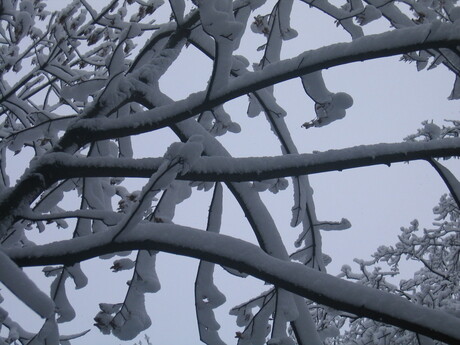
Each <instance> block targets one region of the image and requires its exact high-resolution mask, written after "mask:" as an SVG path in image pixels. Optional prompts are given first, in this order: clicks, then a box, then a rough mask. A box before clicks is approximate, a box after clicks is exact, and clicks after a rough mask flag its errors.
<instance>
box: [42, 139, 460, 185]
mask: <svg viewBox="0 0 460 345" xmlns="http://www.w3.org/2000/svg"><path fill="white" fill-rule="evenodd" d="M452 156H460V139H458V138H452V139H443V140H435V141H429V142H402V143H394V144H374V145H361V146H356V147H350V148H346V149H338V150H329V151H324V152H316V153H308V154H307V153H304V154H288V155H282V156H276V157H247V158H235V157H201V158H198V159H197V160H196V161H195V163H194V165H193V166H192V167H191V168H190V171H188V172H187V173H185V174H183V175H181V176H179V177H178V178H179V179H183V180H192V181H225V182H242V181H260V180H266V179H273V178H279V177H287V176H301V175H309V174H317V173H322V172H328V171H342V170H346V169H353V168H359V167H366V166H372V165H379V164H384V165H391V164H393V163H398V162H410V161H414V160H430V159H431V158H446V157H452ZM161 162H162V159H161V158H143V159H129V158H109V157H107V158H105V157H101V158H84V159H82V158H74V157H72V156H71V155H68V154H65V153H54V154H50V155H48V156H47V157H46V158H45V157H44V159H42V160H41V162H40V163H38V164H37V166H36V171H37V173H40V174H41V175H42V176H44V177H45V178H46V179H47V180H48V179H49V180H50V181H56V180H60V179H68V178H75V177H103V176H105V177H149V176H150V175H152V173H153V172H155V171H156V170H157V169H158V168H159V166H160V164H161Z"/></svg>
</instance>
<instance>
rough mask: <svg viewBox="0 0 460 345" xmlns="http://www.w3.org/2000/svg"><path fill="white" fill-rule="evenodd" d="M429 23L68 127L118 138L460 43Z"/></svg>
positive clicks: (444, 26) (75, 132)
mask: <svg viewBox="0 0 460 345" xmlns="http://www.w3.org/2000/svg"><path fill="white" fill-rule="evenodd" d="M430 29H431V25H425V26H423V27H415V28H406V29H402V30H394V31H391V32H385V33H382V34H378V35H369V36H365V37H362V38H360V39H357V40H355V41H353V42H350V43H337V44H333V45H331V46H328V47H322V48H318V49H316V50H314V51H309V52H305V53H303V54H301V55H299V56H298V57H296V58H292V59H289V60H283V61H280V62H278V63H273V64H270V65H269V66H267V67H266V68H264V69H263V70H262V71H255V72H250V73H245V74H244V75H242V76H241V77H239V78H236V79H233V80H231V81H230V82H229V85H228V87H227V89H226V91H223V92H222V93H220V94H219V96H218V97H217V98H211V99H209V100H207V101H205V98H206V97H205V95H206V93H205V92H200V93H196V94H193V95H191V96H189V97H188V98H186V99H185V100H182V101H177V102H175V103H174V104H173V105H172V104H167V105H164V106H162V107H159V108H156V109H153V110H148V111H145V112H142V113H140V114H135V115H133V116H131V117H130V119H129V120H127V119H123V120H122V119H118V120H109V119H103V118H100V119H85V120H84V121H80V122H79V123H78V124H75V125H74V126H72V128H70V129H69V130H68V131H67V133H68V136H69V138H70V137H74V136H78V137H79V139H80V140H81V144H82V145H83V144H84V143H85V142H87V141H89V140H95V139H97V140H100V139H107V138H116V137H120V136H126V135H134V134H140V133H144V132H147V131H151V130H155V129H159V128H163V127H165V126H169V125H170V124H171V123H174V122H177V121H181V120H184V119H186V118H191V117H193V116H195V115H197V114H199V113H201V112H203V111H205V110H209V109H211V108H213V107H215V106H217V105H220V104H223V103H224V102H226V101H229V100H231V99H233V98H236V97H239V96H242V95H244V94H247V93H249V92H253V91H255V90H259V89H263V88H265V87H267V86H270V85H273V84H276V83H280V82H282V81H285V80H289V79H292V78H296V77H299V76H302V75H305V74H308V73H312V72H315V71H318V70H321V69H324V68H330V67H333V66H338V65H342V64H346V63H351V62H355V61H362V60H369V59H375V58H379V57H386V56H392V55H396V54H402V53H405V52H410V51H414V50H420V49H429V48H433V49H434V48H438V47H443V46H451V45H458V44H460V33H459V31H458V30H457V26H456V25H455V24H450V23H441V24H440V26H439V28H438V30H437V31H436V32H435V34H433V35H430V36H429V37H428V38H426V36H427V35H428V34H429V32H430Z"/></svg>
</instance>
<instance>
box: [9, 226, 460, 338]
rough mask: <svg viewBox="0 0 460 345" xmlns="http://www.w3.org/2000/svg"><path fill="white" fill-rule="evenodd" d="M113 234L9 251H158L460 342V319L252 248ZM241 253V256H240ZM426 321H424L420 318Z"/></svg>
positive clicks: (225, 239) (71, 257) (45, 259)
mask: <svg viewBox="0 0 460 345" xmlns="http://www.w3.org/2000/svg"><path fill="white" fill-rule="evenodd" d="M113 236H114V233H113V232H111V231H110V232H104V233H98V234H95V235H91V236H86V237H80V238H75V239H72V240H65V241H60V242H54V243H51V244H47V245H41V246H34V247H26V248H21V249H8V250H5V253H6V254H7V255H9V257H10V258H11V259H12V260H13V261H15V262H16V263H17V264H18V265H19V266H22V267H24V266H39V265H55V264H64V265H72V264H74V263H76V262H80V261H83V260H87V259H90V258H94V257H97V256H100V255H103V254H108V253H114V252H118V251H124V250H135V249H147V250H160V251H166V252H170V253H175V254H179V255H186V256H190V257H195V258H198V259H202V260H206V261H209V262H214V263H217V264H220V265H224V266H228V267H231V268H234V269H237V270H239V271H244V272H247V273H249V274H251V275H252V276H254V277H256V278H259V279H262V280H264V281H267V282H269V283H272V284H274V285H275V286H277V287H281V288H283V289H286V290H288V291H291V292H293V293H295V294H298V295H300V296H303V297H306V298H308V299H311V300H313V301H315V302H317V303H321V304H324V305H327V306H330V307H332V308H335V309H339V310H344V311H347V312H350V313H353V314H356V315H359V316H363V317H369V318H371V319H374V320H377V321H381V322H385V323H389V324H392V325H395V326H397V327H401V328H405V329H408V330H410V331H413V332H417V333H420V334H423V335H426V336H429V337H431V338H433V339H437V340H440V341H444V342H447V343H452V344H454V343H458V342H459V341H460V329H459V328H458V318H456V317H454V316H451V315H449V314H447V313H444V312H442V311H436V310H432V309H428V308H424V307H420V306H418V305H415V304H413V303H411V302H409V301H407V300H405V299H403V298H401V297H398V296H395V295H392V294H390V293H386V292H383V291H379V290H374V289H370V288H368V287H365V286H362V285H357V284H354V283H351V282H349V281H346V280H342V279H339V278H337V277H334V276H330V275H327V274H325V273H321V272H318V271H317V270H313V269H310V268H308V267H305V266H304V265H301V264H299V263H294V262H289V261H284V260H280V259H276V258H275V257H273V256H271V255H269V254H267V253H265V252H264V251H263V250H262V249H260V248H259V247H257V246H256V245H253V244H251V243H248V242H245V241H243V240H240V239H236V238H232V237H230V236H226V235H221V234H216V233H212V232H207V231H202V230H197V229H193V228H188V227H184V226H179V225H172V224H158V223H144V224H141V225H139V226H138V227H137V229H135V230H133V232H131V233H129V234H126V236H125V237H123V238H119V239H117V241H113ZM236 253H237V254H236ZM422 315H423V316H422Z"/></svg>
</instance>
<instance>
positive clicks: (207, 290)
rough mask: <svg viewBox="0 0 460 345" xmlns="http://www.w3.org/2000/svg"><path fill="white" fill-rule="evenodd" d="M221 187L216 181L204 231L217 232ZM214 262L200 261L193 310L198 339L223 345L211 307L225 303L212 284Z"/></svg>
mask: <svg viewBox="0 0 460 345" xmlns="http://www.w3.org/2000/svg"><path fill="white" fill-rule="evenodd" d="M222 193H223V188H222V185H221V184H220V183H216V185H215V187H214V193H213V196H212V201H211V206H210V207H209V215H208V225H207V227H206V231H211V232H214V233H219V231H220V224H221V218H222V199H223V194H222ZM214 266H215V265H214V263H212V262H207V261H200V264H199V266H198V272H197V274H196V280H195V310H196V317H197V323H198V331H199V333H200V340H201V341H202V342H204V343H205V344H208V345H225V343H224V342H223V341H222V339H221V338H220V337H219V333H218V332H217V331H218V330H219V328H220V325H219V323H218V322H217V321H216V317H215V315H214V311H213V309H215V308H217V307H219V306H220V305H222V304H223V303H225V300H226V298H225V295H223V294H222V293H221V292H220V291H219V289H218V288H217V286H216V285H214V279H213V275H214Z"/></svg>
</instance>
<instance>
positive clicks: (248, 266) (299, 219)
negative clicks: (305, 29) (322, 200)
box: [0, 0, 460, 345]
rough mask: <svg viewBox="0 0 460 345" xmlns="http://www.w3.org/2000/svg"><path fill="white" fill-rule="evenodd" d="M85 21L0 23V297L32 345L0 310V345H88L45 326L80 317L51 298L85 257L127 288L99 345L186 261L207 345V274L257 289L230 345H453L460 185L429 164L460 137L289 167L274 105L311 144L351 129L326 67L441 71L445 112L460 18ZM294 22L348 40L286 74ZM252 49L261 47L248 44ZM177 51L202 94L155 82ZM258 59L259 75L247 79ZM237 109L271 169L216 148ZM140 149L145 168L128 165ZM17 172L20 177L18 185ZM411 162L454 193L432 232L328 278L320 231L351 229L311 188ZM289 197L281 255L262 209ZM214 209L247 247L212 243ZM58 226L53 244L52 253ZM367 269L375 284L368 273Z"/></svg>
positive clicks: (300, 159)
mask: <svg viewBox="0 0 460 345" xmlns="http://www.w3.org/2000/svg"><path fill="white" fill-rule="evenodd" d="M100 3H102V1H101V2H100ZM54 5H56V4H54ZM92 6H93V5H92V4H91V2H88V1H83V0H80V1H79V0H74V1H68V2H66V4H65V6H62V5H61V8H60V9H59V10H58V11H54V10H52V9H49V6H48V7H47V4H46V2H45V1H40V0H35V1H32V0H3V1H2V2H1V5H0V23H1V24H0V57H1V59H0V71H1V72H0V73H1V75H0V78H1V82H0V92H1V96H0V97H1V102H0V121H1V123H0V126H1V127H0V137H1V139H2V140H1V143H0V243H1V247H0V249H1V250H0V281H1V282H2V284H3V286H4V287H5V288H6V289H8V290H9V291H11V292H12V293H13V294H14V295H15V296H16V297H17V298H18V299H19V300H20V301H21V302H22V303H24V304H25V305H26V306H27V307H28V308H30V309H31V310H32V311H33V312H35V313H36V314H37V315H38V316H39V317H41V318H42V319H43V324H42V327H41V328H40V330H39V331H38V332H35V333H34V332H31V331H29V330H27V321H26V320H21V319H18V320H12V319H11V318H10V316H9V314H8V310H5V309H4V308H2V307H1V306H0V326H1V328H2V333H1V335H0V344H11V343H18V342H19V343H21V344H37V345H39V344H53V345H54V344H69V343H70V342H71V340H72V339H74V338H76V337H81V336H84V335H85V334H86V332H87V330H85V329H82V330H80V332H78V333H76V334H72V335H66V334H61V332H60V329H59V324H62V323H71V322H73V321H74V319H75V316H76V313H78V310H77V308H75V307H76V305H75V301H73V300H72V298H69V296H68V289H69V286H68V285H66V282H68V281H71V282H73V286H74V287H75V288H76V289H83V290H84V289H85V287H86V286H87V284H88V278H87V276H86V274H85V269H84V268H83V265H81V263H82V262H83V261H85V260H89V259H102V260H112V266H111V269H112V271H113V272H114V274H117V273H118V272H120V271H129V272H130V275H131V278H130V280H129V281H128V285H127V288H126V291H125V295H124V297H123V298H122V299H121V300H115V301H110V302H109V301H100V302H101V303H100V304H99V310H100V311H99V312H98V313H97V315H95V316H94V323H95V326H96V327H97V328H98V329H99V330H100V331H101V332H102V333H104V334H112V335H114V336H116V337H117V338H119V339H121V340H132V339H134V338H135V337H136V336H138V335H139V334H140V333H142V332H144V331H145V330H146V329H148V327H149V326H150V325H151V324H152V322H155V321H154V320H155V317H153V316H154V315H151V313H150V310H149V308H148V306H147V305H146V294H148V293H155V292H157V291H158V290H160V288H161V276H159V275H158V274H157V272H156V268H155V264H156V258H157V256H158V255H161V252H169V253H173V254H177V255H186V256H190V257H193V258H196V259H198V260H200V263H199V268H198V271H197V272H196V280H195V286H194V294H195V307H196V319H197V328H198V333H199V336H200V339H201V341H202V342H203V343H206V344H211V345H215V344H224V341H223V340H222V338H221V336H220V335H219V329H220V325H219V320H218V318H217V317H216V315H215V312H214V311H215V309H216V308H219V306H221V305H222V304H223V303H224V302H225V300H226V297H225V295H224V294H223V293H222V292H221V290H220V289H219V286H218V282H217V281H215V279H214V269H215V267H216V265H220V266H222V267H223V268H224V269H225V270H226V271H227V272H228V273H229V274H233V275H236V276H238V277H241V279H244V278H245V277H247V276H248V275H251V276H253V277H256V278H258V279H261V280H263V281H265V282H266V283H267V284H270V286H268V287H267V289H266V291H262V292H261V293H260V294H259V295H256V296H254V297H253V298H251V299H249V300H247V301H241V304H239V305H237V306H235V307H233V308H232V309H231V310H230V314H232V315H235V316H236V325H237V326H238V327H241V328H240V331H237V332H236V336H235V342H237V343H238V344H240V345H243V344H254V345H258V344H261V345H262V344H272V345H273V344H278V345H281V344H284V345H288V344H301V345H306V344H315V345H320V344H323V343H324V342H327V343H331V344H348V343H358V344H384V343H385V344H389V343H392V344H393V343H395V344H399V343H401V341H402V343H405V344H409V343H410V344H433V343H438V342H441V341H442V342H445V343H450V344H456V343H459V342H460V328H459V327H458V324H459V319H458V315H459V314H458V313H459V312H458V310H459V307H458V291H457V290H458V289H457V287H455V286H456V285H458V279H457V275H458V250H457V249H455V248H456V247H455V246H458V236H457V235H456V234H457V233H458V231H459V229H458V207H459V202H460V183H459V181H458V177H457V176H456V174H455V172H454V171H450V170H449V169H447V167H446V166H445V165H444V164H443V162H440V158H444V159H448V158H449V157H453V156H459V155H460V141H459V140H460V139H459V138H458V136H459V133H460V122H458V121H457V120H451V121H450V122H447V124H446V125H444V126H442V127H440V125H439V124H434V123H433V122H431V123H430V122H427V121H426V122H423V128H421V129H420V130H419V131H418V132H417V133H416V134H414V135H411V136H409V137H407V138H406V141H407V142H401V143H394V144H375V145H361V146H355V147H350V148H346V149H340V150H330V151H326V152H317V151H315V148H314V147H312V148H311V151H309V152H299V149H298V148H297V146H296V143H295V142H296V140H297V139H296V138H294V137H293V135H292V133H293V131H292V128H290V125H289V124H288V122H287V121H286V118H287V116H289V114H288V112H287V111H286V110H284V109H283V107H282V106H281V105H280V104H279V102H278V101H277V99H276V95H277V92H276V90H275V85H276V86H277V87H283V86H284V84H283V82H285V81H287V80H291V79H294V80H295V81H297V82H298V83H299V85H301V87H303V89H304V91H305V97H306V99H308V100H310V101H311V104H312V106H311V109H310V111H309V114H313V115H312V116H311V118H308V119H304V120H303V121H300V122H299V123H298V126H299V127H300V126H302V127H304V128H305V132H304V133H305V135H306V136H308V135H309V133H310V132H311V131H316V130H318V131H319V130H322V129H323V127H325V126H334V125H335V123H337V121H347V118H346V116H347V114H348V113H349V112H351V111H353V102H354V101H353V98H352V95H350V94H348V93H346V92H344V91H342V90H332V89H330V86H329V87H328V85H327V83H326V81H325V79H324V78H323V73H322V71H323V70H324V69H329V68H333V67H335V66H339V65H346V64H349V63H353V62H357V61H365V60H370V59H379V58H383V57H388V56H402V59H403V60H405V61H410V62H415V65H416V68H417V70H422V69H433V68H435V67H437V66H443V67H442V68H447V69H448V70H449V71H450V72H451V75H452V81H453V88H452V91H451V93H450V95H446V96H448V98H449V99H450V100H458V99H460V7H458V4H457V2H456V1H454V0H446V1H438V0H434V1H428V2H427V1H401V2H396V1H380V0H366V1H364V2H363V1H361V0H350V1H345V2H344V3H343V4H342V5H340V6H339V5H337V2H336V1H334V2H332V1H331V2H329V1H327V0H312V1H306V0H304V1H300V0H296V1H294V0H279V1H264V0H235V1H230V0H196V1H184V0H170V1H168V2H165V1H163V0H148V1H140V0H126V1H105V2H104V6H103V7H102V8H98V9H96V8H93V7H92ZM299 9H301V10H302V11H307V12H311V13H317V14H318V15H321V16H326V17H327V18H329V19H330V21H331V23H333V24H334V23H335V24H336V25H337V26H338V27H341V28H342V29H343V30H345V32H346V33H347V35H349V40H348V41H347V42H336V43H334V44H330V45H325V46H323V47H320V48H317V49H313V50H308V51H305V52H303V53H301V54H299V55H298V56H295V57H292V58H289V59H285V58H283V49H282V48H283V45H284V44H285V42H286V41H288V40H296V39H298V35H299V33H298V29H299V28H297V30H296V28H294V27H292V25H291V18H292V17H293V11H295V10H299ZM375 21H378V22H379V23H381V24H382V26H385V27H386V28H387V30H386V31H385V30H381V32H380V33H378V34H373V35H367V34H366V25H367V24H369V23H373V22H375ZM307 24H308V23H305V25H307ZM250 32H252V33H255V34H259V35H261V36H259V38H262V39H263V41H264V43H263V44H262V45H260V46H258V47H257V46H254V44H253V45H252V46H251V43H252V42H253V41H251V40H253V38H252V39H251V38H250V37H251V36H250V34H249V33H250ZM248 42H249V43H250V44H249V46H251V51H250V52H248V55H247V57H244V56H242V55H241V51H244V49H246V48H244V47H247V43H248ZM243 46H244V47H243ZM187 49H189V50H194V51H195V52H198V53H200V54H201V55H202V60H201V62H203V61H206V62H208V61H209V64H210V65H211V66H212V68H211V70H210V73H209V76H208V77H207V78H208V83H207V86H206V87H205V88H204V89H203V90H201V91H200V92H197V93H193V94H190V95H188V96H187V97H185V98H184V99H182V100H174V97H175V95H173V94H168V93H167V92H165V91H164V88H163V87H162V84H161V81H162V78H163V77H164V76H165V74H166V73H168V72H170V71H171V70H174V69H175V68H176V66H177V63H179V62H180V61H181V60H180V58H181V56H182V54H184V52H185V51H187ZM257 51H258V52H259V53H260V55H261V57H260V58H258V59H257V60H256V61H249V56H253V54H254V53H257ZM193 64H194V62H193V61H190V62H189V65H188V68H193ZM433 73H435V72H433ZM183 82H184V80H181V81H179V82H178V87H179V88H180V83H183ZM241 97H242V98H244V99H246V100H247V101H248V103H247V116H248V117H250V118H252V117H256V116H263V117H264V118H265V120H266V121H267V123H268V127H269V128H270V130H271V131H272V132H273V134H274V135H273V140H276V141H277V142H278V144H279V145H280V147H281V150H280V151H279V152H273V153H272V154H271V156H270V157H253V158H238V157H232V156H231V154H230V153H229V150H228V148H227V147H226V146H225V144H224V143H225V142H226V141H225V140H221V137H222V136H224V135H225V136H226V137H231V138H233V139H232V140H238V135H239V134H238V133H240V132H241V130H242V129H243V128H242V125H241V124H240V122H241V123H244V121H243V118H242V116H243V112H242V111H240V112H237V113H233V112H231V111H229V110H228V107H226V105H227V103H228V102H230V101H232V100H234V99H237V98H241ZM421 120H423V119H421ZM160 129H163V130H168V131H170V133H172V134H173V135H174V137H175V139H174V140H171V142H169V143H167V145H165V147H168V148H167V149H166V150H165V151H164V152H163V153H162V154H161V155H157V154H152V153H151V152H149V146H152V147H153V146H155V145H156V144H157V143H158V140H160V139H158V138H159V135H158V133H159V132H160V131H159V130H160ZM140 135H142V139H140V140H142V143H143V145H144V147H145V151H146V152H135V150H134V149H133V147H134V145H133V143H134V142H136V141H138V140H139V136H140ZM161 144H164V143H161ZM261 145H263V143H261ZM141 156H145V157H144V158H140V157H141ZM18 159H20V160H22V161H25V162H29V164H28V165H27V168H26V169H25V171H24V172H23V173H22V174H21V175H19V176H16V175H14V173H13V174H12V172H14V170H15V164H16V163H15V162H17V161H18ZM411 160H425V161H427V162H429V164H431V165H432V166H433V168H434V169H435V170H436V172H437V173H438V174H439V175H440V178H442V180H443V181H444V182H445V183H446V185H447V187H448V189H449V191H450V193H451V196H445V197H443V199H442V200H441V204H440V206H439V207H438V208H436V212H435V213H436V214H437V215H438V218H437V221H438V223H436V224H437V228H436V229H434V230H425V232H424V235H423V236H420V235H417V233H416V231H418V224H417V223H416V222H414V223H412V224H411V226H410V227H409V228H407V229H404V230H403V235H401V237H400V242H399V243H398V245H397V246H396V247H394V248H393V247H381V248H379V250H378V251H377V252H376V254H375V255H374V259H373V260H372V261H359V262H358V263H359V265H360V270H361V272H360V273H353V271H352V270H351V268H350V267H344V268H343V271H342V274H341V275H340V276H339V277H335V276H332V275H329V274H328V273H327V271H326V266H327V265H328V263H329V260H330V258H329V257H328V255H326V254H325V253H323V252H322V238H321V232H322V231H331V230H334V231H339V230H346V229H348V228H350V227H351V226H352V225H351V223H350V222H349V221H348V220H347V219H346V218H345V217H346V215H344V217H343V218H342V219H332V220H322V219H318V217H317V214H316V211H315V203H314V196H313V188H312V186H311V185H310V181H309V175H310V174H318V173H323V172H328V171H334V170H338V171H341V170H344V169H352V168H359V167H366V166H370V165H375V164H386V165H388V166H390V165H391V164H392V163H397V162H406V161H411ZM11 174H12V176H10V175H11ZM131 177H137V178H142V180H143V187H142V188H140V190H133V189H132V187H130V186H131V185H130V183H129V178H131ZM16 179H17V180H16ZM285 189H288V190H289V191H290V192H292V194H293V198H292V199H293V200H292V204H291V205H280V207H281V206H282V207H288V208H290V209H291V210H292V216H291V218H290V219H286V222H285V224H283V227H285V226H288V225H290V226H291V227H293V228H294V230H293V231H297V234H298V237H297V240H296V241H295V243H294V246H295V248H296V249H295V250H294V251H289V250H288V249H287V247H286V246H285V243H283V233H282V232H281V229H280V227H279V226H278V225H277V224H276V223H275V221H274V219H273V217H272V215H271V214H270V210H269V209H268V208H267V206H266V205H265V204H264V202H263V200H262V198H261V197H260V195H261V194H263V193H274V194H276V193H278V192H279V191H282V190H285ZM197 190H204V191H206V192H209V193H212V197H211V202H210V205H209V212H208V219H207V227H206V228H204V229H196V228H194V227H193V226H187V224H181V225H178V224H176V223H175V215H176V207H177V206H178V205H180V204H181V203H182V202H184V201H185V200H187V199H188V198H190V197H191V196H192V195H193V193H196V191H197ZM224 193H227V194H228V195H231V196H232V198H234V199H235V200H236V201H237V203H238V204H239V206H240V207H241V209H242V211H243V212H244V215H245V217H246V219H247V223H244V224H246V225H245V226H244V227H245V228H246V230H247V231H251V232H252V233H253V234H254V237H255V239H256V241H255V243H250V242H247V241H243V240H241V239H238V238H236V237H232V234H231V233H230V234H221V231H220V230H221V225H222V224H221V223H222V214H223V212H225V211H224V210H225V203H224V200H223V199H224V197H223V195H224ZM69 199H70V200H71V202H68V200H69ZM449 217H450V218H449ZM56 228H60V229H62V232H63V233H65V234H66V235H65V236H66V237H65V239H62V240H57V241H56V240H55V239H54V238H53V237H52V236H50V235H47V234H48V233H50V230H51V229H56ZM233 235H234V236H237V235H236V234H233ZM32 237H33V238H34V240H32ZM37 237H38V238H40V241H39V243H40V244H36V243H35V242H34V241H35V238H37ZM403 256H408V257H410V258H411V259H414V260H418V261H419V262H421V263H422V264H423V265H424V267H423V268H422V269H421V270H420V271H418V272H417V273H416V275H415V276H414V278H413V279H411V280H409V281H405V282H403V283H401V284H402V285H401V287H400V288H397V287H395V286H393V285H391V284H390V283H387V282H386V280H385V277H386V276H388V275H390V276H394V275H395V274H397V264H398V261H399V260H400V259H401V258H402V257H403ZM382 260H383V261H386V262H387V263H388V264H389V265H390V266H391V267H390V268H391V269H390V271H388V272H383V271H381V270H380V269H378V268H376V267H375V268H374V267H373V265H374V264H376V263H377V262H378V261H382ZM28 266H43V273H44V275H45V276H46V277H48V278H49V281H50V286H49V290H48V291H46V290H45V289H43V287H42V286H38V284H36V282H34V281H33V280H32V279H31V278H30V277H28V275H27V271H26V270H22V267H28ZM370 267H372V271H371V268H370ZM346 278H348V280H354V281H357V282H355V283H353V282H350V281H347V279H346ZM449 284H450V285H449ZM452 284H453V285H452ZM455 284H456V285H455ZM190 289H193V286H191V287H190ZM343 291H346V293H344V292H343ZM446 291H447V292H446ZM430 298H431V300H430ZM401 306H403V307H404V308H403V310H401ZM350 320H351V321H350ZM347 322H348V324H347ZM347 325H348V326H347ZM235 327H236V326H235ZM347 327H348V328H347ZM3 329H6V332H3ZM341 329H342V330H341ZM344 329H345V331H344ZM344 332H345V333H344ZM398 337H400V338H398ZM146 339H147V338H146ZM382 339H383V340H382ZM398 339H399V340H398ZM387 340H388V341H389V342H384V341H387ZM398 341H399V342H398ZM147 342H148V339H147Z"/></svg>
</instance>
